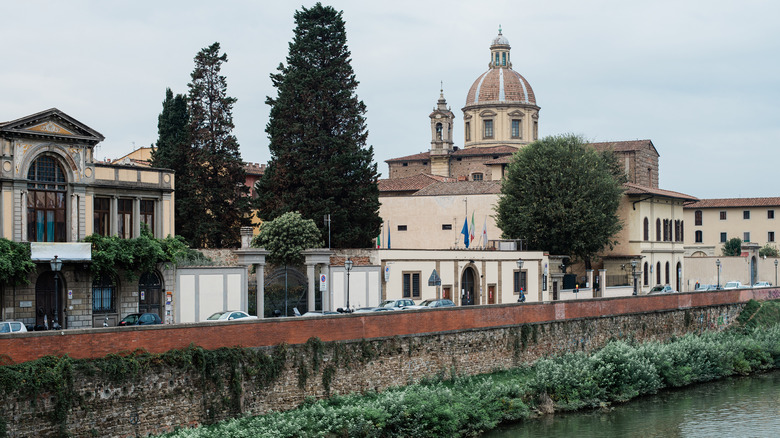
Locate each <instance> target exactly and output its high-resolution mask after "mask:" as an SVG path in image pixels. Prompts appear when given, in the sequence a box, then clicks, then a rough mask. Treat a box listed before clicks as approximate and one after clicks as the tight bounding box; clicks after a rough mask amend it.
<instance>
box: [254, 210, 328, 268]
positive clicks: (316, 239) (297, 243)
mask: <svg viewBox="0 0 780 438" xmlns="http://www.w3.org/2000/svg"><path fill="white" fill-rule="evenodd" d="M252 246H254V247H261V248H265V249H266V250H268V251H269V252H270V254H269V256H268V261H270V262H271V263H275V264H279V265H293V264H300V263H303V254H302V253H301V251H303V250H305V249H308V248H321V247H322V238H321V237H320V230H319V229H318V228H317V224H315V223H314V221H313V220H311V219H304V218H303V216H301V214H300V213H298V212H288V213H284V214H283V215H281V216H279V217H278V218H276V219H274V220H272V221H267V222H263V223H262V225H260V234H258V235H257V236H256V237H255V238H254V239H253V241H252Z"/></svg>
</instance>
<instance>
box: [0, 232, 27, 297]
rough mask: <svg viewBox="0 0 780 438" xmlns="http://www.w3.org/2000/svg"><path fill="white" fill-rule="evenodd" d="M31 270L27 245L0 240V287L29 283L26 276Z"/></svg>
mask: <svg viewBox="0 0 780 438" xmlns="http://www.w3.org/2000/svg"><path fill="white" fill-rule="evenodd" d="M33 269H35V263H33V262H32V260H31V259H30V244H29V243H23V242H14V241H12V240H8V239H5V238H0V287H2V286H4V285H10V286H16V285H20V284H27V283H29V279H28V278H27V274H29V273H30V272H32V270H33Z"/></svg>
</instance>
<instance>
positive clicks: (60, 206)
mask: <svg viewBox="0 0 780 438" xmlns="http://www.w3.org/2000/svg"><path fill="white" fill-rule="evenodd" d="M66 237H67V236H66V230H65V193H64V192H46V191H39V190H30V191H28V192H27V240H29V241H30V242H65V241H67V239H66Z"/></svg>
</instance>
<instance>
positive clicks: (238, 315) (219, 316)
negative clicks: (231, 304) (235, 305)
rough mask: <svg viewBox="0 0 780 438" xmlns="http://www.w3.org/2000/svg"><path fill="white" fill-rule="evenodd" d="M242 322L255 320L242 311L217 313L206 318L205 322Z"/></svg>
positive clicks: (254, 317)
mask: <svg viewBox="0 0 780 438" xmlns="http://www.w3.org/2000/svg"><path fill="white" fill-rule="evenodd" d="M237 319H239V320H242V321H248V320H250V319H257V317H256V316H252V315H250V314H248V313H246V312H244V311H243V310H225V311H224V312H217V313H215V314H213V315H211V316H209V317H208V318H206V321H208V322H214V321H235V320H237Z"/></svg>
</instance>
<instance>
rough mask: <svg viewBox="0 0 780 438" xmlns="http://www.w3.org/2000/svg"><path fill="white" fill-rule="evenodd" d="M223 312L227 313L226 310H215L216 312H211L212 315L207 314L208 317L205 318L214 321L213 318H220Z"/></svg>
mask: <svg viewBox="0 0 780 438" xmlns="http://www.w3.org/2000/svg"><path fill="white" fill-rule="evenodd" d="M225 313H227V312H217V313H215V314H213V315H211V316H209V317H208V318H206V319H208V320H210V321H214V320H216V319H219V318H220V317H221V316H222V315H224V314H225Z"/></svg>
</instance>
